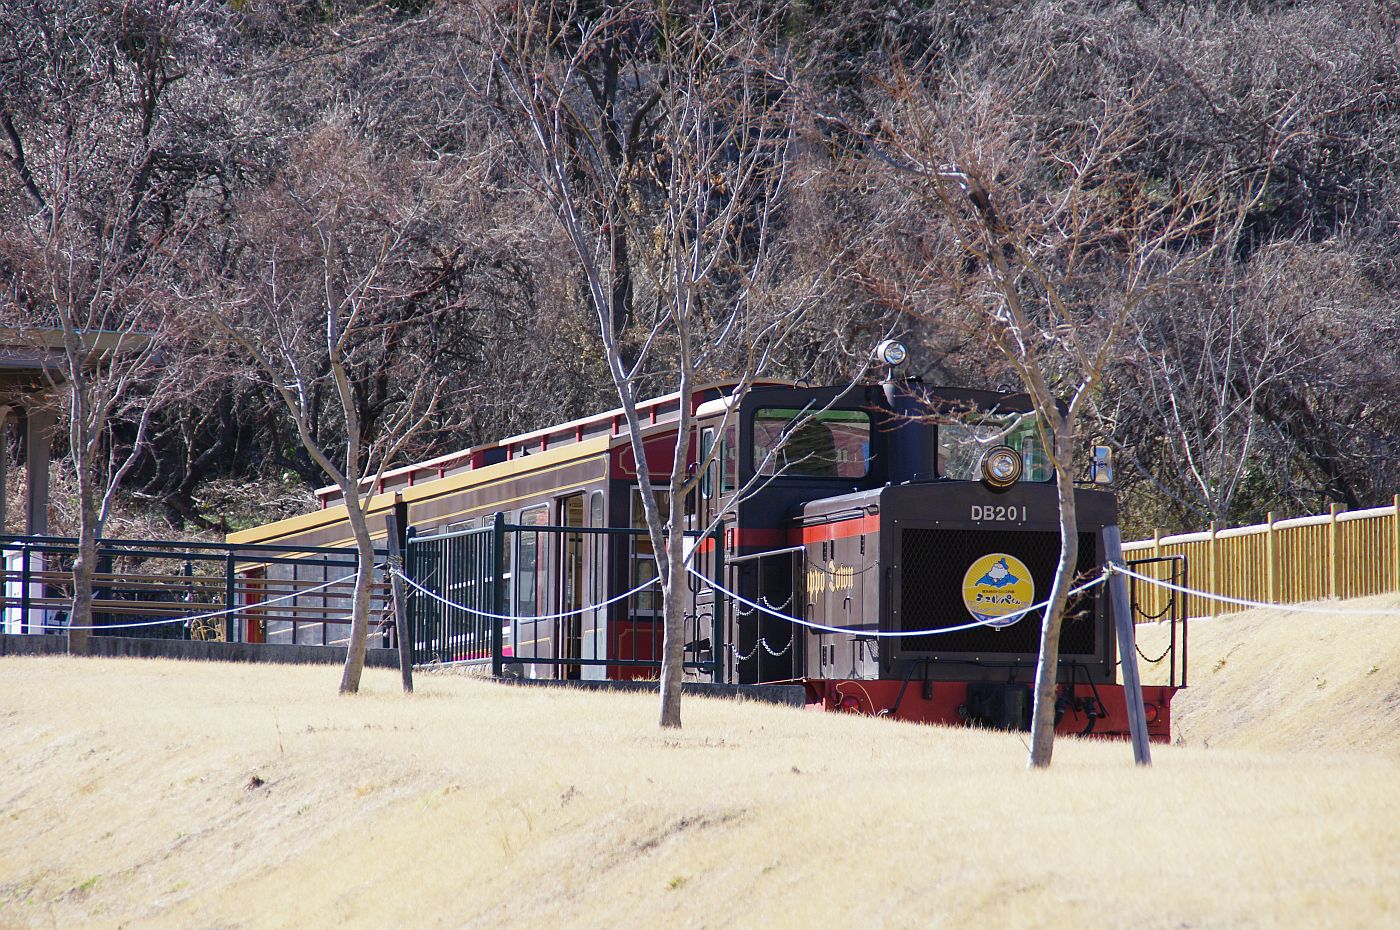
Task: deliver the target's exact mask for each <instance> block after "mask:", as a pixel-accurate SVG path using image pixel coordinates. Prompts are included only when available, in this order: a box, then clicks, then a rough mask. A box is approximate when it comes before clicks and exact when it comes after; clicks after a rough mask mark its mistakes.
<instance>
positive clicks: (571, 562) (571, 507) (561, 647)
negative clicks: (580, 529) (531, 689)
mask: <svg viewBox="0 0 1400 930" xmlns="http://www.w3.org/2000/svg"><path fill="white" fill-rule="evenodd" d="M587 517H588V514H587V503H586V501H585V500H584V495H582V494H571V495H570V496H568V497H565V498H561V499H560V501H559V525H560V526H565V527H568V526H587V525H588V519H587ZM587 542H588V540H587V537H586V535H585V534H583V533H569V532H565V533H564V534H562V537H561V539H560V549H561V551H560V553H559V613H560V614H563V615H564V616H562V617H560V619H559V623H558V625H557V626H556V627H555V630H556V636H557V637H558V642H557V644H556V647H557V649H558V653H557V654H558V656H559V658H561V659H578V658H580V657H581V656H582V655H583V624H584V618H583V614H582V613H580V611H582V610H583V608H584V607H585V606H586V604H585V600H584V598H585V574H584V572H585V568H586V566H585V564H584V563H585V557H584V556H585V552H586V550H587ZM558 669H559V671H558V674H559V677H560V678H572V679H577V678H580V677H582V675H581V671H582V670H581V668H580V667H579V666H578V665H569V664H561V665H559V666H558Z"/></svg>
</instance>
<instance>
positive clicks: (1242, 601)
mask: <svg viewBox="0 0 1400 930" xmlns="http://www.w3.org/2000/svg"><path fill="white" fill-rule="evenodd" d="M1105 571H1107V572H1117V573H1118V574H1120V575H1126V576H1127V577H1129V578H1136V579H1137V580H1138V581H1141V582H1145V583H1146V584H1151V585H1156V586H1157V587H1159V588H1167V589H1169V590H1172V591H1177V592H1180V593H1181V594H1189V595H1192V596H1194V597H1200V598H1204V599H1206V600H1208V601H1219V602H1221V603H1224V604H1236V605H1238V606H1240V607H1252V608H1256V609H1259V610H1284V611H1289V612H1290V613H1295V614H1331V615H1333V616H1336V615H1338V614H1340V615H1342V616H1351V617H1372V616H1375V615H1376V614H1395V615H1400V609H1396V608H1393V607H1377V608H1376V609H1374V610H1346V609H1343V608H1338V607H1304V606H1301V605H1299V604H1270V603H1268V602H1266V601H1253V600H1250V599H1248V598H1244V597H1230V596H1229V595H1226V594H1211V593H1210V592H1209V591H1198V590H1196V589H1195V588H1188V587H1185V586H1184V585H1179V584H1176V583H1174V582H1170V581H1165V580H1163V579H1161V578H1153V577H1151V576H1149V575H1143V574H1141V573H1139V572H1135V571H1133V570H1132V569H1131V568H1128V567H1127V566H1126V565H1118V564H1114V563H1109V564H1108V565H1107V566H1106V567H1105Z"/></svg>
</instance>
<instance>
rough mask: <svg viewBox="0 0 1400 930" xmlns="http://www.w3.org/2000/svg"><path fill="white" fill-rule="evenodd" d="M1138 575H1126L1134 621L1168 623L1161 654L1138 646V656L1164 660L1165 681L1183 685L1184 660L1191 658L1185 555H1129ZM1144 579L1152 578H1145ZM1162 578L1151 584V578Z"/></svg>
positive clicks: (1154, 661)
mask: <svg viewBox="0 0 1400 930" xmlns="http://www.w3.org/2000/svg"><path fill="white" fill-rule="evenodd" d="M1126 564H1127V566H1128V568H1130V569H1132V570H1133V571H1134V572H1136V573H1137V574H1138V575H1139V576H1141V577H1134V576H1132V575H1130V576H1129V577H1128V602H1129V603H1130V604H1131V605H1132V610H1133V622H1134V623H1135V624H1137V623H1165V624H1167V627H1168V633H1167V647H1166V649H1165V650H1163V651H1162V653H1161V654H1160V655H1157V656H1155V657H1154V656H1150V655H1148V654H1146V653H1144V652H1143V651H1142V649H1141V648H1138V647H1136V646H1135V647H1134V648H1138V658H1140V659H1142V661H1144V662H1146V663H1147V664H1149V665H1160V664H1161V663H1162V662H1166V663H1167V683H1168V684H1169V685H1171V687H1173V688H1175V687H1177V681H1178V677H1177V673H1178V671H1179V672H1180V686H1181V687H1183V688H1184V687H1186V670H1187V662H1188V659H1189V658H1190V656H1189V652H1188V648H1189V641H1188V637H1189V633H1188V628H1187V623H1188V621H1187V614H1186V598H1187V595H1186V594H1185V593H1184V592H1185V591H1186V590H1189V588H1190V584H1191V581H1190V577H1189V575H1188V566H1187V562H1186V556H1184V555H1168V556H1159V557H1156V558H1146V559H1129V560H1127V562H1126ZM1146 579H1152V581H1148V580H1146ZM1154 581H1155V582H1165V584H1154V583H1153V582H1154Z"/></svg>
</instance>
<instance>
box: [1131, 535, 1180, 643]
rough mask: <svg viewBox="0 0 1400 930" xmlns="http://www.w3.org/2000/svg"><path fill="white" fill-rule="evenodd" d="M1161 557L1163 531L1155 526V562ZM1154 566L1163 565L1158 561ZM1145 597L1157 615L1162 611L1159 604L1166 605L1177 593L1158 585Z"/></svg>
mask: <svg viewBox="0 0 1400 930" xmlns="http://www.w3.org/2000/svg"><path fill="white" fill-rule="evenodd" d="M1161 557H1162V530H1161V529H1160V528H1159V527H1155V526H1154V527H1153V528H1152V558H1153V559H1154V560H1156V559H1160V558H1161ZM1152 564H1153V565H1154V566H1155V565H1159V564H1161V563H1160V562H1157V561H1154V562H1153V563H1152ZM1153 570H1154V571H1155V569H1153ZM1144 596H1145V598H1146V600H1147V601H1148V603H1150V604H1151V605H1152V606H1151V610H1152V612H1153V613H1154V614H1155V613H1158V612H1160V611H1161V609H1162V608H1161V607H1159V606H1158V604H1159V603H1161V604H1163V605H1165V604H1166V601H1167V599H1168V598H1170V597H1175V596H1176V592H1175V591H1168V590H1167V589H1165V588H1159V587H1157V586H1156V585H1151V586H1150V587H1148V588H1147V590H1146V591H1145V592H1144ZM1134 622H1136V621H1134Z"/></svg>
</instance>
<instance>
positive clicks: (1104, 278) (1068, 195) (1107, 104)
mask: <svg viewBox="0 0 1400 930" xmlns="http://www.w3.org/2000/svg"><path fill="white" fill-rule="evenodd" d="M999 77H1000V78H1001V79H1002V80H1004V81H1005V84H1003V85H1001V86H998V83H999V82H997V81H992V80H978V81H976V82H973V81H965V76H960V77H959V78H954V79H951V80H946V79H945V80H943V81H940V82H938V83H937V84H935V83H934V82H932V81H924V80H920V79H919V77H918V76H917V75H915V74H911V73H909V72H905V71H902V70H899V69H896V71H895V72H894V78H893V79H892V80H891V81H890V82H889V83H888V84H887V85H886V86H887V93H888V98H887V99H888V101H889V107H888V109H887V110H886V113H887V114H888V115H887V117H886V118H885V120H884V122H883V123H882V125H880V126H879V127H878V128H877V129H876V130H875V131H873V132H865V133H862V134H861V136H863V138H862V144H863V149H864V151H865V152H866V153H867V154H870V155H873V156H875V159H874V162H873V163H874V164H876V165H878V166H879V167H880V169H881V170H882V171H883V173H885V174H886V175H887V177H888V178H890V179H891V180H892V181H893V182H894V183H895V184H896V185H897V186H898V189H899V190H900V191H903V192H904V201H903V203H902V205H901V208H902V209H905V210H907V211H908V214H909V216H910V218H911V221H910V224H909V226H908V228H907V236H908V241H909V242H910V243H912V244H913V247H912V248H910V247H907V246H906V247H905V248H903V249H901V250H900V251H902V252H903V253H904V254H905V255H906V256H909V259H908V260H909V262H910V265H909V272H910V277H909V278H908V279H907V281H906V286H907V287H908V288H910V289H911V290H912V291H915V292H918V293H919V295H920V299H922V300H924V301H927V302H928V303H926V304H925V310H924V312H925V313H928V314H931V315H935V316H941V317H946V316H947V315H948V314H949V313H961V314H963V315H964V316H963V319H964V320H965V321H966V322H969V323H971V324H972V325H974V326H975V327H977V329H978V330H979V331H980V332H981V333H982V334H983V335H984V337H985V339H986V340H987V342H988V343H989V344H990V345H991V346H992V347H993V348H994V349H995V350H996V353H997V355H998V356H999V357H1000V358H1001V359H1002V361H1003V364H1004V365H1005V366H1006V367H1007V369H1009V372H1010V374H1012V375H1013V376H1014V378H1015V380H1016V381H1018V382H1019V383H1020V384H1021V386H1022V387H1023V388H1024V389H1025V391H1026V392H1027V394H1028V396H1029V397H1030V399H1031V402H1032V405H1033V407H1034V418H1035V421H1036V425H1037V427H1038V429H1039V431H1040V436H1041V440H1042V445H1043V446H1044V448H1045V450H1046V453H1047V458H1048V462H1049V464H1050V466H1051V467H1052V468H1053V471H1054V475H1055V482H1056V487H1057V501H1058V506H1059V529H1060V558H1059V561H1058V564H1057V566H1056V571H1055V577H1054V581H1053V583H1052V586H1051V590H1050V594H1049V606H1048V607H1047V608H1046V610H1045V613H1044V617H1043V621H1042V625H1041V637H1040V653H1039V658H1038V661H1037V667H1036V684H1035V706H1034V711H1033V715H1032V732H1031V746H1030V753H1029V758H1028V764H1029V765H1030V766H1032V767H1043V766H1048V765H1049V764H1050V761H1051V757H1052V752H1053V745H1054V705H1055V693H1056V679H1057V674H1058V666H1059V640H1060V628H1061V623H1062V619H1063V616H1064V611H1065V605H1066V601H1067V596H1068V592H1069V590H1070V588H1071V587H1072V586H1073V584H1074V583H1075V580H1076V571H1077V567H1078V566H1077V556H1078V548H1079V547H1078V542H1077V540H1078V524H1077V519H1076V501H1075V482H1076V480H1078V479H1080V477H1081V475H1082V474H1083V473H1084V472H1085V471H1086V469H1084V468H1082V467H1081V465H1080V463H1081V462H1082V461H1084V459H1083V458H1082V456H1083V448H1082V444H1083V440H1084V432H1085V422H1086V419H1087V418H1089V417H1090V416H1091V414H1092V411H1093V407H1094V403H1095V400H1096V397H1097V396H1098V395H1099V393H1100V392H1101V390H1102V388H1103V382H1104V375H1105V372H1106V370H1107V368H1108V366H1109V364H1110V363H1111V362H1112V361H1113V360H1114V358H1115V356H1116V354H1117V353H1119V352H1120V351H1122V350H1123V348H1124V345H1123V342H1124V339H1123V336H1124V333H1125V330H1126V327H1127V326H1128V324H1129V322H1130V321H1131V320H1132V319H1133V317H1134V315H1135V314H1136V313H1137V312H1139V311H1140V310H1141V309H1143V308H1145V307H1146V306H1148V305H1149V303H1150V301H1151V300H1153V298H1154V297H1157V296H1158V295H1161V294H1162V293H1163V292H1164V291H1165V290H1166V288H1167V287H1168V285H1169V284H1170V283H1172V282H1173V281H1174V280H1176V279H1178V278H1180V277H1181V276H1182V275H1184V273H1185V272H1186V271H1187V270H1188V269H1189V268H1191V267H1192V265H1193V264H1194V263H1195V262H1198V261H1200V260H1201V259H1202V258H1203V257H1204V255H1205V254H1207V253H1208V251H1209V248H1208V244H1207V245H1201V246H1197V244H1196V243H1195V241H1194V237H1196V236H1197V235H1198V234H1199V233H1201V232H1202V231H1207V232H1208V231H1210V230H1211V229H1212V228H1213V224H1214V223H1215V221H1216V220H1218V218H1219V217H1220V215H1221V201H1220V200H1219V199H1218V198H1219V195H1220V191H1219V189H1218V188H1216V187H1213V186H1209V185H1207V184H1204V183H1198V182H1194V181H1178V182H1175V183H1169V184H1168V185H1166V186H1165V188H1164V185H1162V184H1161V183H1159V182H1157V181H1156V180H1155V179H1152V178H1148V177H1144V176H1143V175H1142V174H1141V173H1140V172H1139V171H1138V170H1136V168H1135V164H1134V156H1135V154H1136V153H1137V152H1138V150H1139V148H1140V146H1141V144H1142V138H1143V137H1142V133H1141V125H1140V118H1139V117H1140V113H1141V109H1142V102H1143V101H1142V100H1140V99H1135V98H1132V97H1125V98H1114V97H1111V96H1109V97H1104V98H1101V99H1100V100H1099V101H1098V104H1097V105H1096V106H1094V107H1093V108H1092V109H1090V110H1089V112H1087V113H1086V114H1085V115H1084V117H1083V119H1082V120H1081V121H1080V122H1078V123H1077V124H1073V125H1069V126H1066V127H1064V129H1063V131H1062V132H1061V133H1060V134H1059V135H1058V136H1057V137H1055V138H1053V139H1050V140H1042V139H1039V138H1036V136H1035V134H1034V133H1032V132H1030V131H1029V129H1030V127H1028V126H1026V125H1025V120H1024V118H1020V119H1018V109H1017V108H1018V106H1019V105H1021V104H1022V103H1023V102H1024V101H1023V100H1022V99H1019V98H1020V95H1021V94H1025V93H1028V92H1029V90H1030V88H1032V87H1034V84H1035V81H1036V80H1037V79H1043V78H1044V73H1043V72H1042V73H1037V71H1036V70H1035V69H1034V68H1033V67H1031V66H1029V65H1025V66H1021V67H1017V68H1015V69H1011V70H1010V72H1009V73H1004V74H1001V75H999ZM960 78H962V79H960ZM1229 215H1231V216H1233V215H1234V214H1233V213H1232V214H1229Z"/></svg>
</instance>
